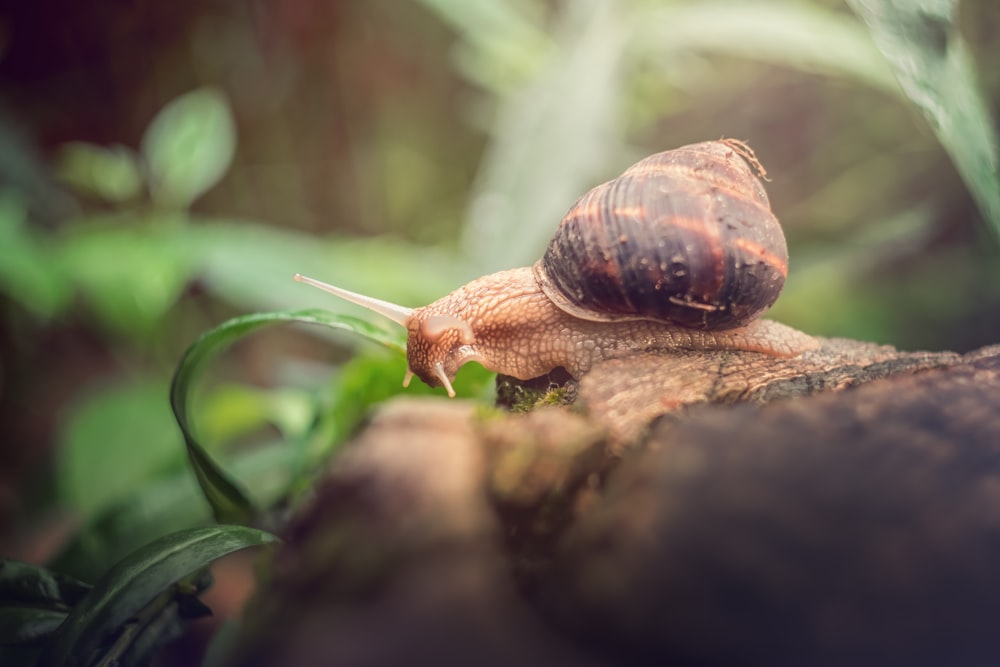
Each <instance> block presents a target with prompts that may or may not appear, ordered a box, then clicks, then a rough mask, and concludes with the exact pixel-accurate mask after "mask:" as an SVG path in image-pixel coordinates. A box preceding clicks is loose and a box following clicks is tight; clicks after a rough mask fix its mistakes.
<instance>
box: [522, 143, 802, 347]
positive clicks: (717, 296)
mask: <svg viewBox="0 0 1000 667" xmlns="http://www.w3.org/2000/svg"><path fill="white" fill-rule="evenodd" d="M751 165H753V167H754V168H757V169H758V170H759V171H761V173H763V171H762V169H761V168H760V165H759V163H758V162H757V160H756V158H755V157H754V155H753V152H752V151H751V150H750V149H749V147H747V146H746V145H745V144H743V143H742V142H738V141H734V140H722V141H709V142H704V143H699V144H692V145H690V146H684V147H682V148H678V149H676V150H671V151H666V152H663V153H657V154H655V155H651V156H650V157H647V158H646V159H644V160H642V161H640V162H638V163H636V164H635V165H633V166H632V167H630V168H629V169H628V170H626V171H625V173H623V174H622V175H621V176H619V177H618V178H616V179H614V180H612V181H609V182H607V183H604V184H603V185H599V186H597V187H596V188H594V189H593V190H591V191H590V192H588V193H587V194H585V195H583V196H582V197H581V198H580V199H579V200H578V201H577V202H576V204H574V205H573V207H572V208H571V209H570V210H569V212H568V213H567V214H566V216H565V217H564V218H563V220H562V222H561V223H560V225H559V229H558V231H557V232H556V234H555V236H554V237H553V239H552V241H551V242H550V243H549V246H548V248H547V250H546V252H545V255H544V256H543V257H542V259H541V260H539V261H538V263H537V264H536V265H535V266H534V272H535V277H536V279H537V280H538V282H539V284H540V285H541V287H542V289H543V290H544V291H545V293H546V294H547V295H548V296H549V298H550V299H552V300H553V301H554V302H555V303H556V305H558V306H559V307H560V308H562V309H563V310H564V311H566V312H569V313H571V314H573V315H575V316H577V317H581V318H584V319H589V320H599V321H606V320H627V319H651V320H663V321H668V322H672V323H675V324H679V325H682V326H686V327H692V328H697V329H729V328H735V327H738V326H742V325H744V324H746V323H747V322H749V321H750V320H752V319H753V318H754V317H756V316H757V315H759V314H760V313H761V312H763V311H764V310H766V309H767V308H769V307H770V306H771V304H773V303H774V301H775V300H776V299H777V298H778V294H779V292H780V291H781V288H782V286H783V285H784V281H785V276H786V274H787V272H788V249H787V247H786V245H785V237H784V234H783V233H782V230H781V225H780V224H779V223H778V219H777V218H776V217H775V216H774V214H773V213H772V212H771V208H770V205H769V203H768V199H767V194H766V193H765V192H764V187H763V184H762V183H761V181H760V179H759V178H758V177H757V176H756V175H755V174H754V171H753V169H752V168H751Z"/></svg>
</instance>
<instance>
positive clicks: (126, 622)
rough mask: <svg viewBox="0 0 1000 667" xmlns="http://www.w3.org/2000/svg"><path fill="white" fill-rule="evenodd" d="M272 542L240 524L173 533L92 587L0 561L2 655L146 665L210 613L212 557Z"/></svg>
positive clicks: (62, 663)
mask: <svg viewBox="0 0 1000 667" xmlns="http://www.w3.org/2000/svg"><path fill="white" fill-rule="evenodd" d="M275 539H276V538H274V537H273V536H272V535H270V534H268V533H265V532H262V531H259V530H255V529H252V528H245V527H243V526H211V527H205V528H194V529H190V530H183V531H179V532H176V533H171V534H169V535H165V536H163V537H161V538H159V539H156V540H154V541H153V542H150V543H149V544H147V545H145V546H144V547H142V548H140V549H138V550H136V551H135V552H133V553H131V554H129V555H128V556H126V557H124V558H122V559H121V560H120V561H118V562H117V563H115V564H114V566H112V567H111V568H110V569H109V570H108V571H107V572H106V573H105V574H104V575H103V576H102V577H101V578H100V579H99V580H98V581H97V583H96V584H95V585H94V586H93V587H91V586H89V585H87V584H85V583H83V582H80V581H77V580H74V579H73V578H71V577H67V576H65V575H61V574H57V573H54V572H52V571H49V570H46V569H43V568H38V567H35V566H31V565H27V564H25V563H18V562H16V561H10V560H0V658H4V659H5V660H4V664H8V665H10V664H25V665H28V664H32V665H34V664H37V665H40V666H44V667H71V666H80V667H84V666H91V665H112V664H114V665H142V664H148V662H149V659H150V656H151V655H152V653H153V652H154V651H155V650H156V649H157V648H159V647H160V646H162V645H163V644H164V643H165V642H166V641H168V640H169V639H170V638H173V637H176V636H178V635H179V634H180V633H181V632H182V631H183V629H184V624H185V622H186V621H188V620H190V619H194V618H198V617H200V616H205V615H207V614H210V613H211V610H209V609H208V608H207V607H205V605H204V604H202V603H201V601H200V600H199V599H198V595H199V594H200V593H201V592H202V591H204V589H205V588H206V587H207V586H208V585H209V584H210V582H211V578H210V577H209V576H208V574H207V572H206V570H205V568H206V567H207V566H208V565H209V564H210V563H211V562H212V561H214V560H216V559H217V558H220V557H222V556H224V555H226V554H229V553H232V552H234V551H237V550H240V549H245V548H247V547H253V546H260V545H264V544H269V543H272V542H274V541H275ZM15 659H16V660H17V663H14V662H13V661H14V660H15ZM7 660H10V662H8V661H7Z"/></svg>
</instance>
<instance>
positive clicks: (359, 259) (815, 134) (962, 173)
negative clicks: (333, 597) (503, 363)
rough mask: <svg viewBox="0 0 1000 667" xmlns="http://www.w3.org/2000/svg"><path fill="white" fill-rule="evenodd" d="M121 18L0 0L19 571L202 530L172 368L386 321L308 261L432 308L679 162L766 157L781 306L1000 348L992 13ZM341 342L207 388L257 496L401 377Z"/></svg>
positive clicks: (429, 8) (314, 11)
mask: <svg viewBox="0 0 1000 667" xmlns="http://www.w3.org/2000/svg"><path fill="white" fill-rule="evenodd" d="M98 4H99V5H100V6H97V7H94V6H85V5H84V4H81V3H71V2H66V1H64V0H55V1H53V2H49V3H16V6H12V7H8V8H5V9H3V10H0V95H2V97H0V100H2V105H0V318H2V319H0V425H2V433H0V438H2V441H0V442H2V444H0V526H5V527H6V530H0V554H4V555H11V556H16V557H18V558H21V559H24V560H28V561H32V562H47V563H52V564H54V565H55V566H56V567H58V568H59V569H60V570H61V571H64V572H67V573H69V574H72V575H75V576H77V577H80V578H82V579H84V580H86V581H93V580H94V579H95V578H96V577H97V576H98V575H99V574H100V573H102V572H104V571H105V570H107V568H108V567H109V565H110V564H111V563H114V562H116V561H117V560H118V559H119V558H121V557H122V556H123V555H124V554H126V553H128V552H130V551H131V550H133V549H134V548H136V547H138V546H140V545H142V544H146V543H148V542H149V541H150V540H152V539H154V538H156V537H158V536H160V535H163V534H166V533H169V532H171V531H173V530H179V529H181V528H186V527H190V526H193V525H197V524H199V523H202V522H205V521H207V520H209V518H210V516H211V513H210V507H209V505H208V504H207V503H206V502H205V500H204V498H203V497H202V495H201V494H199V493H198V492H197V486H196V483H195V479H194V477H193V476H192V474H191V472H190V470H189V469H188V467H187V464H186V456H185V449H184V441H183V439H182V436H181V433H180V432H179V431H178V430H177V428H176V425H175V424H174V421H173V416H172V415H171V412H170V405H169V403H168V400H167V396H168V388H169V383H170V378H171V374H172V372H173V371H174V369H175V367H176V365H177V363H178V360H179V359H180V358H181V356H182V354H183V353H184V351H185V349H186V348H187V347H188V346H189V345H190V344H191V343H192V342H193V341H194V340H195V339H196V338H197V337H198V336H199V335H200V334H201V333H202V332H205V331H207V330H209V329H212V328H213V327H215V326H217V325H219V324H220V323H222V322H223V321H225V320H227V319H228V318H230V317H233V316H237V315H240V314H243V313H248V312H256V311H270V310H275V309H281V310H290V309H299V308H309V307H322V308H329V309H332V310H336V311H338V312H342V313H346V314H348V315H359V311H356V310H353V309H351V308H350V307H348V306H346V305H344V304H340V303H336V302H333V301H332V298H328V297H326V296H324V295H323V294H321V293H319V292H316V291H314V290H311V289H310V288H307V287H305V286H302V285H299V284H297V283H294V282H292V280H291V276H292V275H293V274H294V273H296V272H302V273H306V274H309V275H314V276H316V277H318V278H321V279H323V280H327V281H329V282H333V283H335V284H339V285H342V286H344V287H348V288H350V289H354V290H356V291H360V292H364V293H368V294H372V295H375V296H379V297H381V298H385V299H389V300H392V301H396V302H399V303H403V304H407V305H421V304H424V303H427V302H429V301H431V300H433V299H434V298H436V297H438V296H440V295H442V294H444V293H446V292H448V291H450V290H451V289H453V288H454V287H456V286H458V285H460V284H461V283H463V282H464V281H466V280H468V279H469V278H472V277H475V276H477V275H481V274H483V273H485V272H487V271H491V270H495V269H500V268H506V267H511V266H522V265H526V264H528V263H530V262H532V261H533V260H534V258H536V257H538V256H539V255H540V253H541V249H542V248H543V247H544V244H545V242H546V241H547V239H548V238H549V236H550V234H551V233H552V230H553V229H554V227H555V225H556V223H557V222H558V220H559V219H560V217H561V216H562V213H563V212H564V211H565V210H566V209H567V208H568V207H569V206H570V204H571V203H572V202H573V201H574V200H575V198H576V197H577V196H579V195H580V194H581V193H583V192H584V191H585V190H587V189H588V188H589V187H591V186H593V185H594V184H596V183H598V182H600V181H602V180H606V179H608V178H611V177H613V176H615V175H617V174H618V173H620V171H621V170H622V169H623V168H624V167H625V166H627V165H628V164H630V163H631V162H633V161H634V160H636V159H638V158H639V157H642V156H644V155H646V154H649V153H652V152H656V151H659V150H665V149H668V148H673V147H676V146H679V145H682V144H685V143H690V142H695V141H702V140H706V139H714V138H718V137H721V136H731V137H737V138H740V139H744V140H747V141H748V142H749V143H750V144H751V145H752V146H753V147H754V148H755V149H756V151H757V153H758V156H759V157H760V159H761V160H762V162H763V163H764V164H765V166H766V167H767V169H768V173H769V175H770V177H771V178H772V182H770V183H769V184H768V191H769V194H770V195H771V199H772V204H773V207H774V209H775V211H776V212H777V214H778V216H779V218H781V220H782V222H783V224H784V227H785V230H786V234H787V236H788V240H789V246H790V251H791V257H792V268H791V275H790V277H789V281H788V286H787V288H786V290H785V294H784V295H783V296H782V298H781V299H780V300H779V302H778V305H777V306H776V307H775V308H774V310H773V312H772V315H773V316H774V317H775V318H777V319H781V320H783V321H785V322H787V323H789V324H792V325H794V326H797V327H799V328H802V329H804V330H807V331H809V332H813V333H816V334H822V335H834V336H851V337H856V338H863V339H870V340H876V341H879V342H884V343H891V344H895V345H898V346H900V347H904V348H931V349H941V348H948V349H955V350H960V351H964V350H969V349H973V348H975V347H977V346H980V345H984V344H988V343H994V342H998V341H1000V262H998V245H997V239H998V238H1000V234H998V232H997V230H998V229H1000V228H998V227H997V225H998V224H1000V213H998V211H1000V205H998V203H997V202H998V198H1000V195H998V194H997V171H996V153H995V137H994V134H993V131H992V130H991V127H993V126H995V125H996V115H997V113H996V110H997V108H998V101H1000V69H998V68H996V67H995V66H991V65H989V64H990V63H996V62H998V61H1000V44H998V43H997V42H996V40H995V39H994V37H993V36H994V35H996V34H998V31H1000V6H998V5H997V3H995V2H993V1H992V0H969V1H967V2H964V3H962V4H961V6H960V7H955V6H954V5H953V4H952V3H949V2H947V1H944V0H942V1H941V2H932V1H930V0H927V1H926V2H914V3H912V4H913V10H912V12H911V13H910V14H908V16H907V17H905V18H906V21H903V22H900V18H899V16H891V17H889V19H891V20H887V17H886V16H884V15H882V14H880V12H882V11H883V9H884V8H886V7H890V6H891V5H892V3H864V2H861V1H860V0H858V1H857V2H854V3H847V4H845V3H843V2H841V1H840V0H770V1H763V0H760V1H756V2H737V1H736V0H730V1H728V2H727V1H723V0H713V1H712V2H694V1H691V2H685V1H682V0H675V1H670V0H632V1H630V2H602V1H599V0H581V1H576V0H574V1H573V2H568V1H567V2H558V1H545V0H508V1H506V2H499V1H492V0H490V1H487V0H484V1H482V2H479V1H468V0H419V1H415V2H408V3H404V2H391V1H389V0H354V1H350V0H343V1H341V2H329V1H324V2H321V1H319V0H295V1H293V2H289V1H283V2H238V1H235V2H228V3H223V2H215V3H197V2H182V3H158V2H154V1H153V0H140V1H139V2H133V3H128V4H127V5H120V4H119V3H98ZM852 9H854V10H857V13H855V12H854V11H852ZM869 28H870V29H869ZM901 37H902V38H908V39H909V40H910V44H911V47H910V48H902V49H901V47H900V39H901ZM904 41H905V40H904ZM914 42H915V43H917V44H918V46H917V47H916V48H912V43H914ZM894 49H895V50H894ZM887 56H888V58H887ZM976 63H978V64H979V67H978V72H976V67H975V64H976ZM901 73H902V78H897V77H899V76H900V74H901ZM907 73H909V75H907ZM977 91H979V92H981V93H982V97H979V94H978V93H977ZM956 165H957V166H956ZM991 225H992V226H991ZM364 317H365V319H369V318H368V317H367V315H365V316H364ZM369 321H372V322H373V323H374V326H375V327H376V329H372V330H371V334H372V336H373V337H376V338H385V339H386V340H387V341H388V342H390V343H391V342H392V337H393V336H398V334H399V332H393V331H389V330H388V328H387V331H386V332H385V333H384V334H383V333H381V332H380V331H381V330H380V329H379V327H384V326H386V325H383V324H382V323H380V322H378V321H377V320H369ZM359 326H361V325H359ZM325 331H326V330H324V329H321V328H316V327H313V328H311V329H305V328H304V329H302V330H294V329H291V328H288V327H281V328H273V327H272V328H268V329H267V330H264V331H261V332H259V333H255V334H254V335H253V336H250V337H247V338H246V339H244V340H241V341H240V342H239V343H238V344H237V345H236V346H235V347H234V348H233V349H232V350H230V351H228V352H226V353H225V354H224V355H223V356H222V357H221V358H219V359H218V360H217V361H216V362H215V363H214V365H213V366H212V367H211V371H210V372H209V378H208V379H207V381H205V382H203V383H201V384H199V385H198V394H197V400H196V401H195V402H194V405H195V412H194V414H193V419H194V421H195V423H196V425H197V431H198V433H199V437H200V439H201V440H202V442H203V444H204V445H205V446H206V448H207V449H208V451H210V452H213V455H215V456H218V457H220V459H221V460H224V461H225V462H226V465H227V467H228V468H229V469H230V470H231V471H232V472H233V474H234V475H235V477H236V478H238V479H239V480H240V481H241V484H242V486H243V487H244V488H245V489H247V491H248V493H249V494H250V495H251V496H253V498H254V499H255V500H257V501H258V502H259V503H260V504H262V505H265V506H266V505H270V504H272V503H274V502H275V501H276V500H278V499H280V498H285V497H287V495H288V493H289V490H292V491H294V490H295V489H301V488H303V487H304V486H305V485H306V484H307V481H308V479H309V474H310V472H311V471H313V470H314V469H315V465H316V463H317V462H318V461H320V460H322V458H323V457H324V456H326V455H327V454H328V453H329V451H330V449H331V447H333V446H334V445H335V443H336V442H338V441H339V440H341V439H342V438H343V437H344V435H345V434H347V433H348V432H349V431H350V429H351V428H353V426H354V425H355V424H356V423H357V421H358V420H359V419H360V418H361V417H362V416H363V413H364V409H365V406H367V405H368V404H370V403H371V402H373V401H376V400H380V399H381V398H384V397H387V396H388V395H390V394H392V393H395V392H396V391H397V390H398V385H399V382H400V380H401V378H402V375H403V370H404V368H405V362H404V361H403V359H402V357H401V356H400V355H399V353H398V350H397V351H394V350H393V349H392V345H391V344H390V346H389V347H383V346H379V345H374V344H371V343H370V342H368V341H366V340H364V339H363V338H359V337H357V336H352V335H350V334H336V333H334V334H327V333H324V332H325ZM317 334H318V335H317ZM233 338H234V339H235V336H234V337H233ZM397 340H398V339H397ZM226 342H230V341H228V340H227V341H226ZM459 378H460V380H463V385H464V386H460V387H457V388H459V389H460V391H463V392H464V393H465V394H466V395H470V394H472V395H476V394H482V393H483V392H488V391H489V384H490V380H489V378H488V376H487V375H486V374H484V373H481V372H476V371H475V370H470V369H464V370H463V372H462V374H460V376H459ZM416 384H419V383H416ZM191 389H192V391H193V390H194V385H192V387H191ZM411 391H424V389H423V388H418V387H413V388H411Z"/></svg>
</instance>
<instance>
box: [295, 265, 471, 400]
mask: <svg viewBox="0 0 1000 667" xmlns="http://www.w3.org/2000/svg"><path fill="white" fill-rule="evenodd" d="M295 280H297V281H298V282H302V283H306V284H307V285H312V286H313V287H317V288H319V289H321V290H323V291H324V292H329V293H330V294H334V295H336V296H339V297H340V298H342V299H344V300H346V301H350V302H351V303H354V304H357V305H359V306H363V307H365V308H368V309H369V310H371V311H374V312H376V313H378V314H379V315H382V316H384V317H387V318H389V319H390V320H392V321H393V322H396V323H397V324H399V325H401V326H403V327H406V330H407V332H408V336H407V340H406V361H407V369H406V376H405V377H404V378H403V386H404V387H408V386H409V384H410V380H411V379H412V378H413V376H414V375H416V376H417V377H419V378H420V379H421V380H423V381H424V382H425V383H427V385H429V386H431V387H444V388H445V389H446V390H447V391H448V396H451V397H454V396H455V390H454V389H453V388H452V384H451V383H452V380H454V379H455V374H456V373H457V372H458V369H459V368H461V366H462V365H463V364H465V363H466V362H468V361H481V359H480V357H479V355H477V354H476V352H475V349H474V343H475V333H474V332H473V330H472V325H470V324H469V323H468V322H467V321H465V320H463V319H461V318H460V317H457V316H454V315H449V314H441V313H439V312H436V310H437V309H436V308H435V306H436V304H438V303H440V302H435V303H432V304H431V305H429V306H426V307H424V308H406V307H404V306H399V305H396V304H394V303H390V302H388V301H382V300H381V299H375V298H372V297H369V296H365V295H363V294H357V293H356V292H351V291H349V290H345V289H342V288H340V287H335V286H333V285H329V284H327V283H324V282H321V281H319V280H315V279H313V278H308V277H306V276H303V275H301V274H295Z"/></svg>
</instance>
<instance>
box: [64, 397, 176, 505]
mask: <svg viewBox="0 0 1000 667" xmlns="http://www.w3.org/2000/svg"><path fill="white" fill-rule="evenodd" d="M166 395H167V384H166V382H165V381H146V382H135V383H125V384H122V385H120V386H115V387H106V388H95V387H88V388H86V390H85V391H84V392H83V393H82V394H81V396H80V399H79V402H78V403H77V404H76V405H75V406H73V409H72V412H71V414H70V416H69V418H68V420H67V422H66V426H65V428H64V429H63V431H62V434H61V436H60V455H59V457H58V459H57V464H58V470H57V481H58V489H59V494H60V497H61V500H62V502H63V503H64V504H65V505H66V506H67V507H70V508H72V509H73V510H74V511H76V512H79V513H81V514H82V515H83V518H84V519H91V518H93V517H95V516H97V515H98V514H100V513H101V512H102V511H103V510H105V509H106V508H108V507H110V506H111V505H113V504H115V503H117V502H120V501H121V500H123V499H124V498H126V497H127V496H129V495H130V494H132V493H133V492H135V491H136V490H137V489H139V488H141V487H142V486H144V485H146V484H148V483H150V482H151V481H152V480H154V479H156V478H157V477H159V476H160V475H162V474H163V473H164V472H165V471H168V470H170V469H171V468H179V467H180V466H181V465H182V463H183V460H184V454H183V450H182V448H181V447H180V445H181V442H180V439H179V438H178V437H177V432H176V430H175V429H174V427H173V417H172V415H171V412H170V409H169V407H168V406H167V404H166V401H164V398H165V397H166Z"/></svg>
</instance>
